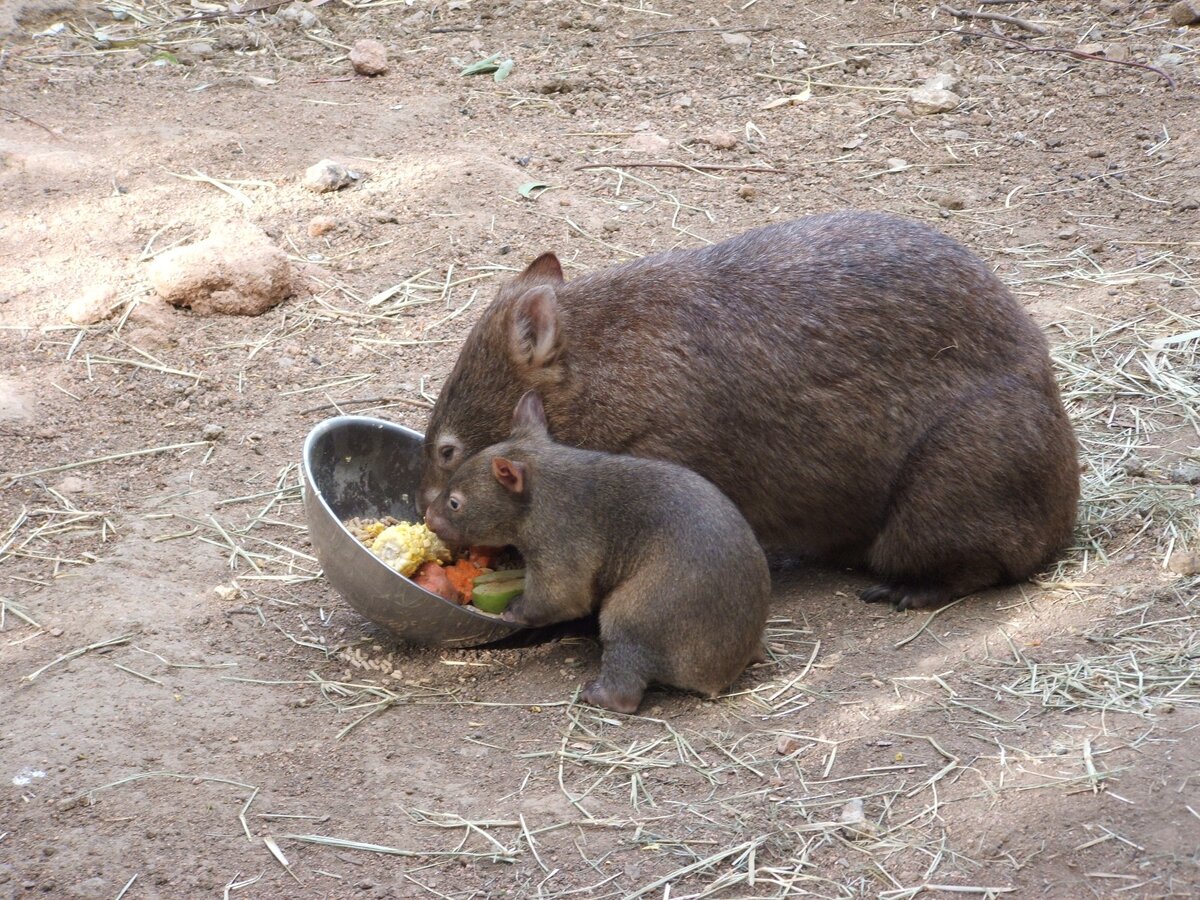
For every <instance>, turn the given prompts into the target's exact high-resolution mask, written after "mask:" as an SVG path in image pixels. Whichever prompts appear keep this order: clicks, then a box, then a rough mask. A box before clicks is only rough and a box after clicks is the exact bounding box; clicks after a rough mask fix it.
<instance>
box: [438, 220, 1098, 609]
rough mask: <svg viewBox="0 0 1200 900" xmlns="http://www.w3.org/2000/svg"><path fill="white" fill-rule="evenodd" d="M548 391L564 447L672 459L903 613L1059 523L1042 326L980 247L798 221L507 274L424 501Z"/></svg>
mask: <svg viewBox="0 0 1200 900" xmlns="http://www.w3.org/2000/svg"><path fill="white" fill-rule="evenodd" d="M530 388H535V389H537V390H538V391H540V392H541V394H542V396H543V398H544V401H545V407H546V412H547V415H548V417H549V422H550V431H551V433H552V434H553V435H554V436H555V438H556V439H557V440H559V441H561V442H563V443H566V444H571V445H574V446H579V447H586V448H591V449H596V450H605V451H609V452H614V453H628V454H633V455H635V456H641V457H650V458H657V459H665V460H670V461H673V462H677V463H681V464H683V465H684V466H686V467H688V468H690V469H693V470H695V471H696V472H699V473H700V474H701V475H703V476H705V477H706V478H708V479H709V480H710V481H712V482H713V483H715V484H716V485H717V487H719V488H720V489H721V490H722V491H724V492H725V493H726V494H727V495H728V496H729V497H730V498H731V499H732V500H733V501H734V503H736V504H737V506H738V508H739V509H740V510H741V511H742V513H743V514H744V515H745V516H746V518H747V519H748V520H749V522H750V524H751V525H752V526H753V528H754V530H755V532H756V534H757V535H758V538H759V540H760V541H762V542H763V544H764V545H766V546H767V547H768V548H771V549H780V550H784V551H789V552H796V553H799V554H803V555H807V556H809V557H812V558H815V559H818V560H826V561H832V562H836V563H840V564H851V565H859V564H865V565H866V566H868V567H869V568H870V569H871V571H873V572H874V573H875V574H876V575H878V576H879V577H880V578H881V579H882V580H883V583H882V584H880V585H878V586H876V587H872V588H869V589H867V590H866V591H864V592H863V598H864V599H866V600H871V601H875V600H887V601H891V602H892V603H894V604H896V605H897V606H899V607H901V608H908V607H921V606H927V605H932V604H937V603H941V602H944V601H946V600H949V599H951V598H954V597H959V596H961V595H963V594H968V593H971V592H973V591H976V590H979V589H980V588H984V587H987V586H988V585H992V584H996V583H999V582H1009V581H1016V580H1019V579H1022V578H1025V577H1027V576H1028V575H1030V574H1031V573H1033V572H1034V571H1036V569H1037V568H1038V567H1039V566H1041V565H1042V564H1043V563H1045V562H1046V561H1047V560H1048V559H1049V558H1050V557H1051V556H1052V555H1053V554H1054V552H1055V551H1056V550H1058V549H1059V548H1060V547H1062V546H1063V545H1064V544H1065V543H1066V542H1067V541H1068V540H1069V538H1070V536H1071V531H1072V527H1073V525H1074V521H1075V508H1076V502H1077V499H1078V494H1079V470H1078V463H1077V460H1076V452H1077V446H1076V441H1075V436H1074V432H1073V431H1072V429H1071V424H1070V422H1069V421H1068V419H1067V416H1066V413H1065V412H1064V410H1063V407H1062V402H1061V400H1060V399H1059V394H1058V388H1057V386H1056V385H1055V383H1054V377H1053V375H1052V373H1051V367H1050V359H1049V355H1048V353H1047V346H1046V341H1045V339H1044V337H1043V336H1042V334H1041V332H1040V331H1039V329H1038V328H1037V326H1036V325H1035V324H1034V322H1033V321H1032V320H1031V319H1030V317H1029V316H1028V315H1027V314H1026V313H1025V311H1024V310H1023V309H1022V308H1021V307H1020V306H1019V305H1018V304H1017V302H1016V301H1015V300H1014V299H1013V297H1012V295H1011V294H1009V292H1008V291H1007V290H1006V289H1005V287H1004V286H1003V284H1001V282H1000V281H999V280H998V279H997V278H996V276H995V275H993V274H992V272H991V271H990V270H989V269H988V268H987V266H986V265H984V263H983V262H982V261H981V260H980V259H978V258H977V257H976V256H974V255H973V254H971V253H970V252H969V251H968V250H966V249H965V248H964V247H963V246H961V245H960V244H958V243H957V242H955V241H953V240H951V239H950V238H948V237H946V236H944V235H942V234H939V233H938V232H936V231H933V230H932V229H930V228H928V227H926V226H924V225H921V224H918V223H915V222H910V221H907V220H905V219H900V218H895V217H893V216H889V215H883V214H879V213H864V212H841V213H834V214H830V215H819V216H810V217H807V218H802V219H798V220H796V221H793V222H789V223H786V224H782V225H771V226H768V227H765V228H759V229H756V230H754V231H750V232H747V233H746V234H743V235H741V236H739V237H735V238H732V239H730V240H727V241H724V242H722V243H720V244H715V245H713V246H710V247H703V248H700V249H697V250H681V251H671V252H668V253H661V254H658V255H656V256H650V257H646V258H644V259H640V260H637V261H635V262H632V263H627V264H625V265H622V266H617V267H616V268H612V269H607V270H605V271H602V272H597V273H593V274H589V275H583V276H581V277H579V278H576V279H574V280H572V281H569V282H567V281H564V280H563V275H562V269H561V268H560V266H559V263H558V260H557V259H556V258H555V257H554V255H553V254H545V255H543V256H541V257H539V258H538V259H536V260H535V261H534V262H533V263H532V264H531V265H530V266H529V267H528V268H527V269H526V270H525V271H524V272H522V273H521V274H520V275H519V276H517V277H516V278H514V279H513V280H512V281H510V282H508V283H507V284H505V285H503V286H502V287H501V288H500V292H499V296H497V298H496V300H495V301H494V302H493V303H492V304H491V306H489V307H488V309H487V310H486V311H485V312H484V314H483V316H482V317H481V318H480V320H479V322H478V323H476V325H475V327H474V328H473V329H472V331H471V333H470V334H469V335H468V336H467V339H466V343H465V344H464V346H463V348H462V352H461V355H460V356H459V359H458V362H457V363H456V365H455V366H454V370H453V371H452V372H451V373H450V376H449V378H448V379H447V381H446V383H445V385H444V386H443V388H442V391H441V395H440V396H439V398H438V401H437V404H436V405H435V406H434V409H433V414H432V415H431V417H430V420H429V426H428V430H427V434H426V438H425V448H424V452H425V459H424V472H423V477H422V487H421V491H420V495H419V498H418V503H419V504H421V503H428V502H430V500H431V499H432V498H433V497H434V496H436V495H437V494H438V493H439V492H440V491H441V489H442V488H444V487H445V486H446V483H447V481H448V479H449V477H450V475H451V474H452V473H453V472H454V471H455V469H456V468H457V467H458V466H459V465H460V464H461V462H462V461H463V460H464V459H466V458H467V457H469V456H470V455H471V454H472V453H475V452H477V451H479V450H480V449H482V448H483V447H485V446H487V445H488V444H490V443H493V442H495V441H497V440H500V439H501V438H502V437H503V436H504V434H505V433H506V431H507V427H508V425H507V419H508V410H510V409H512V407H513V404H514V403H516V401H517V399H518V398H519V397H520V396H521V394H522V393H523V392H524V391H526V390H528V389H530Z"/></svg>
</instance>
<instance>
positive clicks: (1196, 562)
mask: <svg viewBox="0 0 1200 900" xmlns="http://www.w3.org/2000/svg"><path fill="white" fill-rule="evenodd" d="M1167 568H1168V569H1170V570H1171V571H1172V572H1174V573H1175V574H1176V575H1183V576H1185V577H1190V576H1192V575H1200V553H1198V552H1197V551H1195V550H1176V551H1175V552H1174V553H1172V554H1171V558H1170V559H1168V560H1167Z"/></svg>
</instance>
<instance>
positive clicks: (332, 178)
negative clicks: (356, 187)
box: [304, 159, 362, 194]
mask: <svg viewBox="0 0 1200 900" xmlns="http://www.w3.org/2000/svg"><path fill="white" fill-rule="evenodd" d="M360 178H362V175H360V174H359V173H358V172H354V171H351V170H350V169H347V168H346V167H345V166H343V165H342V164H341V163H336V162H334V161H333V160H332V159H323V160H321V161H320V162H318V163H313V164H312V165H311V166H309V167H308V168H307V169H306V170H305V171H304V186H305V187H306V188H308V189H309V190H310V191H312V192H313V193H315V194H328V193H329V192H330V191H340V190H341V189H342V188H344V187H347V186H348V185H351V184H354V182H356V181H358V180H359V179H360Z"/></svg>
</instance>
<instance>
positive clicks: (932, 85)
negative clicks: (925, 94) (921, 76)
mask: <svg viewBox="0 0 1200 900" xmlns="http://www.w3.org/2000/svg"><path fill="white" fill-rule="evenodd" d="M922 87H927V88H929V89H930V90H931V91H953V90H957V88H958V76H957V75H954V74H952V73H950V72H939V73H938V74H937V75H934V76H933V77H932V78H927V79H925V84H924V85H922Z"/></svg>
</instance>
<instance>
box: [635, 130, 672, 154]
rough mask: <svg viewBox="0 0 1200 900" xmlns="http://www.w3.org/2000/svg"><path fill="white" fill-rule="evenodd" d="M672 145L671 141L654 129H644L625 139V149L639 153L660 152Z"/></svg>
mask: <svg viewBox="0 0 1200 900" xmlns="http://www.w3.org/2000/svg"><path fill="white" fill-rule="evenodd" d="M670 146H671V142H670V141H669V140H667V139H666V138H665V137H663V136H662V135H661V134H658V133H657V132H654V131H642V132H639V133H637V134H635V135H632V136H630V137H629V138H628V139H627V140H626V141H625V149H626V150H633V151H635V152H637V153H660V152H662V151H663V150H666V149H667V148H668V147H670Z"/></svg>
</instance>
